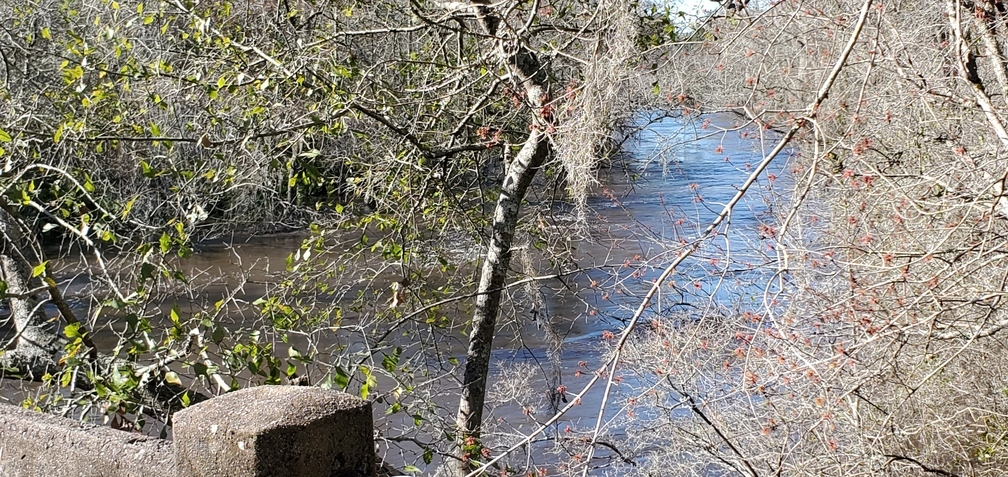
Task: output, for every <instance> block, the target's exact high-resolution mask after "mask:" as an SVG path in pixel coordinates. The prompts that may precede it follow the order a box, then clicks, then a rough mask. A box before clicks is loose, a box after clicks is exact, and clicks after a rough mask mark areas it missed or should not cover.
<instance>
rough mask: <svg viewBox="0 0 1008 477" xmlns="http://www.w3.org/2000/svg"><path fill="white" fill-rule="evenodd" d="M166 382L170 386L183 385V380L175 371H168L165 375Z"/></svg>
mask: <svg viewBox="0 0 1008 477" xmlns="http://www.w3.org/2000/svg"><path fill="white" fill-rule="evenodd" d="M164 380H165V382H166V383H168V384H174V385H176V386H181V385H182V380H181V379H179V375H178V373H176V372H175V371H168V372H167V373H165V377H164Z"/></svg>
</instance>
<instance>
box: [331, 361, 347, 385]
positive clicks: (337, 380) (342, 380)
mask: <svg viewBox="0 0 1008 477" xmlns="http://www.w3.org/2000/svg"><path fill="white" fill-rule="evenodd" d="M333 384H335V385H336V387H337V388H339V389H340V390H343V389H346V388H347V386H349V385H350V375H348V374H347V373H346V371H343V368H341V367H339V366H336V376H335V377H334V378H333Z"/></svg>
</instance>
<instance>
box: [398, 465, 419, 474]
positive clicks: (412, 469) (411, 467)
mask: <svg viewBox="0 0 1008 477" xmlns="http://www.w3.org/2000/svg"><path fill="white" fill-rule="evenodd" d="M402 471H403V472H406V473H407V474H415V473H417V472H420V468H419V467H417V466H415V465H407V466H406V467H403V469H402Z"/></svg>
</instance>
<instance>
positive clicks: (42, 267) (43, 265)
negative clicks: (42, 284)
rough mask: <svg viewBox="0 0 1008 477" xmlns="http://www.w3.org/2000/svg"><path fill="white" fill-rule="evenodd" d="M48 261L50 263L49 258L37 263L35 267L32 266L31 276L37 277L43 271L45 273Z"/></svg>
mask: <svg viewBox="0 0 1008 477" xmlns="http://www.w3.org/2000/svg"><path fill="white" fill-rule="evenodd" d="M47 263H49V261H48V260H46V261H44V262H42V263H40V264H38V265H35V268H32V273H31V277H32V278H35V277H37V276H40V275H42V274H43V273H45V271H46V264H47Z"/></svg>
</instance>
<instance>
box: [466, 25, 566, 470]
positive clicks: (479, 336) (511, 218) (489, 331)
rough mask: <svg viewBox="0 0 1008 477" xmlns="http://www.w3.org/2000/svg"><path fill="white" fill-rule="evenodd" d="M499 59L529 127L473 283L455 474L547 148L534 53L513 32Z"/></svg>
mask: <svg viewBox="0 0 1008 477" xmlns="http://www.w3.org/2000/svg"><path fill="white" fill-rule="evenodd" d="M480 14H481V15H480V20H481V23H482V24H483V29H484V30H485V31H486V33H487V34H488V35H491V36H494V35H496V33H497V31H496V30H497V25H498V24H499V21H498V19H497V18H495V17H494V16H493V15H492V14H487V12H486V10H484V9H482V8H481V11H480ZM497 47H498V51H499V54H500V58H501V61H502V62H503V63H504V65H505V66H506V67H507V69H508V72H509V74H510V76H511V78H512V80H513V81H515V82H516V83H517V86H519V87H520V88H521V89H522V90H523V91H524V92H525V104H526V105H527V107H529V109H530V110H531V113H532V115H531V120H530V124H529V127H530V132H529V135H528V137H527V138H526V139H525V142H524V144H523V145H522V148H521V150H520V151H519V152H518V154H517V155H516V157H515V158H514V160H512V161H511V163H510V164H509V165H508V166H507V170H506V174H505V176H504V180H503V183H502V185H501V192H500V196H499V197H498V198H497V206H496V207H495V209H494V218H493V225H492V229H491V237H490V243H489V247H488V249H487V255H486V258H485V259H484V261H483V271H482V273H481V275H480V283H479V289H478V291H477V293H478V294H477V296H476V304H475V311H474V312H473V323H472V325H473V329H472V332H471V333H470V335H469V349H468V351H467V353H466V363H465V375H464V378H463V387H462V396H461V399H460V401H459V410H458V416H457V417H456V424H457V426H458V434H457V436H456V438H457V440H456V444H457V446H458V454H459V457H460V458H461V460H460V461H459V465H458V469H457V470H458V474H459V475H465V474H467V473H468V472H469V471H470V470H471V458H472V457H478V456H479V452H480V450H481V446H480V443H479V437H480V428H481V425H482V421H483V406H484V402H485V400H486V385H487V374H488V373H489V369H490V353H491V351H492V350H493V338H494V334H495V330H496V326H497V315H498V314H499V312H500V303H501V294H502V293H503V288H504V285H505V281H506V279H507V271H508V266H509V265H510V263H511V244H512V241H513V239H514V234H515V230H516V228H517V226H518V218H519V209H520V208H521V203H522V200H524V199H525V194H526V192H527V191H528V188H529V185H530V184H531V183H532V179H533V178H534V177H535V175H536V173H538V171H539V168H540V166H542V164H543V162H545V160H546V157H547V156H548V155H549V153H550V143H549V137H548V136H547V134H546V129H547V127H548V125H549V122H550V119H551V118H550V114H549V112H548V110H547V108H545V107H544V106H545V105H546V104H547V101H548V89H547V85H546V74H545V72H544V71H543V68H542V65H541V64H540V62H539V60H538V59H537V58H536V56H535V55H534V54H533V53H532V52H531V51H529V50H528V49H527V48H526V47H525V46H524V44H523V43H522V42H521V41H519V40H518V39H517V38H511V39H507V40H505V39H498V45H497Z"/></svg>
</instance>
